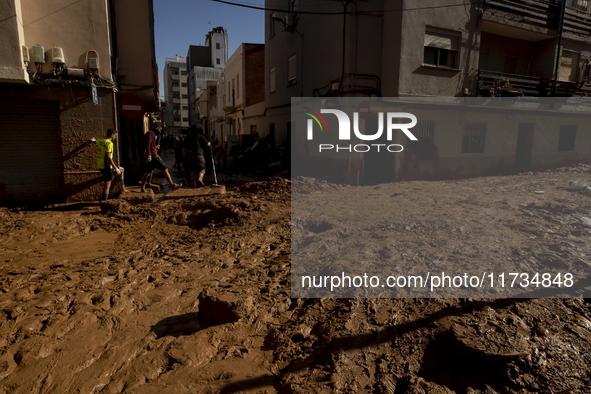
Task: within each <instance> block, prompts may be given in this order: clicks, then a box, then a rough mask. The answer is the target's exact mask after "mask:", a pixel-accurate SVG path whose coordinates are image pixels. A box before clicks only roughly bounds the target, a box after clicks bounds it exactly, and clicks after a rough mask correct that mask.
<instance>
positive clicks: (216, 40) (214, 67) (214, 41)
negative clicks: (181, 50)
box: [187, 27, 228, 126]
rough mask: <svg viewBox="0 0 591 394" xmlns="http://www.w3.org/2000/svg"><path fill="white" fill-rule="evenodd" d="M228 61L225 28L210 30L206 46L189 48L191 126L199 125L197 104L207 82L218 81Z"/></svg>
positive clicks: (206, 38)
mask: <svg viewBox="0 0 591 394" xmlns="http://www.w3.org/2000/svg"><path fill="white" fill-rule="evenodd" d="M227 61H228V32H227V31H226V30H225V29H224V28H223V27H216V28H214V29H212V30H210V31H209V32H208V33H207V35H206V37H205V45H204V46H197V45H191V46H189V50H188V52H187V69H188V77H189V124H190V125H191V126H192V125H197V124H199V123H201V124H202V123H203V122H199V115H198V109H197V107H196V104H195V102H196V101H197V99H198V98H199V96H200V94H201V90H202V89H204V87H205V85H206V83H207V81H217V80H219V79H220V77H221V75H222V71H223V70H224V68H225V67H226V62H227Z"/></svg>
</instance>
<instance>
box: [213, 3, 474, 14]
mask: <svg viewBox="0 0 591 394" xmlns="http://www.w3.org/2000/svg"><path fill="white" fill-rule="evenodd" d="M211 1H213V2H216V3H223V4H228V5H233V6H236V7H244V8H250V9H255V10H261V11H275V12H285V13H294V14H308V15H343V12H317V11H299V10H298V11H295V12H294V11H290V10H282V9H278V8H267V7H257V6H253V5H247V4H241V3H234V2H231V1H226V0H211ZM482 2H483V0H478V1H470V2H469V3H482ZM466 4H468V3H465V2H464V3H457V4H447V5H437V6H430V7H415V8H397V9H392V10H376V11H365V12H360V13H359V15H372V14H376V13H378V14H382V13H387V12H404V11H420V10H432V9H441V8H450V7H461V6H465V5H466ZM347 13H348V14H352V13H350V12H347Z"/></svg>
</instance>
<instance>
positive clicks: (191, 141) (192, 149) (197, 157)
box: [183, 127, 211, 188]
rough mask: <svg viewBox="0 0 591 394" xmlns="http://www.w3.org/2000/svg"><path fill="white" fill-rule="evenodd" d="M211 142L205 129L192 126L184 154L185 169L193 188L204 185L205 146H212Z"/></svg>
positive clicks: (186, 140)
mask: <svg viewBox="0 0 591 394" xmlns="http://www.w3.org/2000/svg"><path fill="white" fill-rule="evenodd" d="M210 145H211V143H210V142H209V141H208V140H207V137H206V136H205V134H204V133H203V129H201V128H199V129H198V128H196V127H192V128H191V131H190V132H189V134H188V135H187V138H185V145H184V148H183V154H184V156H185V170H186V171H187V178H188V179H189V185H190V187H192V188H199V187H204V186H205V184H204V183H203V177H204V176H205V167H206V166H205V155H204V151H203V149H204V148H207V147H208V146H210Z"/></svg>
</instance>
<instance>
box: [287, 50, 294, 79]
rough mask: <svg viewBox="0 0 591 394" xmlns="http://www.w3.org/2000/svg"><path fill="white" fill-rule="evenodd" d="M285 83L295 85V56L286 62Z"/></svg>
mask: <svg viewBox="0 0 591 394" xmlns="http://www.w3.org/2000/svg"><path fill="white" fill-rule="evenodd" d="M287 83H288V84H289V85H293V84H294V83H296V55H293V56H291V57H290V58H289V59H288V61H287Z"/></svg>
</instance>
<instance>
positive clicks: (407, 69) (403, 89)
mask: <svg viewBox="0 0 591 394" xmlns="http://www.w3.org/2000/svg"><path fill="white" fill-rule="evenodd" d="M265 7H266V8H267V9H269V10H285V11H283V12H281V11H266V17H265V20H266V27H265V45H266V55H265V56H266V58H265V79H266V92H265V114H266V119H267V124H266V127H265V131H264V133H262V134H263V135H264V134H265V133H273V134H274V135H275V137H276V138H275V140H276V144H277V145H279V146H284V147H287V148H290V147H291V145H292V143H293V141H294V133H295V132H296V130H299V129H298V127H300V128H301V126H302V125H298V124H294V122H292V119H291V114H290V101H291V98H292V97H344V96H361V97H402V98H403V97H409V98H412V97H477V96H486V97H499V96H501V97H507V96H509V97H520V96H537V97H548V96H561V97H571V96H587V95H588V93H589V79H590V78H589V68H590V67H589V59H590V55H591V40H590V39H589V37H590V34H589V29H590V28H591V13H590V10H591V8H590V5H589V2H587V1H577V0H564V1H562V0H557V1H517V0H487V1H485V2H476V1H473V2H465V3H461V4H459V3H457V2H454V1H452V0H437V1H430V2H427V3H421V4H416V3H415V2H409V1H404V2H399V3H396V4H393V3H392V2H387V1H379V0H378V1H371V2H364V1H354V2H333V3H322V4H319V3H317V2H314V1H312V0H299V1H289V2H286V1H282V0H267V1H266V2H265ZM301 11H305V12H301ZM300 131H301V130H300ZM586 131H587V130H582V129H581V127H579V128H578V129H577V131H576V138H575V141H576V143H577V144H579V143H582V144H586V143H587V142H588V141H587V140H586V139H585V138H584V137H583V134H584V133H585V132H586ZM462 132H464V131H462ZM449 133H450V131H449V130H438V127H437V123H435V125H434V128H433V129H432V130H430V132H429V133H428V134H429V135H430V137H429V138H430V140H431V141H434V142H433V143H435V144H437V143H442V142H441V141H444V140H446V138H447V137H448V134H449ZM561 134H564V133H562V131H561V129H560V127H558V126H557V127H555V128H554V129H550V128H544V129H542V128H539V129H538V130H536V129H534V130H533V131H532V136H531V138H533V141H534V143H533V145H532V147H533V148H532V149H533V150H532V152H531V155H532V158H533V159H532V161H531V168H546V167H547V166H546V164H550V163H553V164H552V165H558V163H561V164H563V165H564V164H568V163H569V160H571V162H576V161H589V160H591V158H590V157H589V155H588V154H576V155H571V156H570V158H569V157H565V155H564V153H563V151H559V150H558V142H557V144H556V146H555V147H554V149H555V152H554V154H555V155H556V157H560V160H554V159H552V158H550V157H549V154H548V146H547V145H544V146H545V148H544V149H542V148H540V150H539V151H538V150H536V149H537V148H536V147H537V146H540V147H541V146H542V145H543V144H537V143H536V142H535V141H538V142H541V141H550V140H552V141H559V139H560V135H561ZM520 135H522V136H523V135H524V134H523V133H522V134H520V131H519V130H518V128H517V126H515V127H514V130H512V131H511V132H510V133H509V134H507V133H495V132H493V131H492V130H489V131H487V134H486V136H487V137H486V141H485V142H484V143H485V146H486V147H487V148H486V149H485V150H484V152H482V153H484V154H485V155H490V156H495V155H496V154H497V153H498V154H499V155H501V152H494V151H491V149H492V150H494V149H500V147H501V146H505V145H504V144H499V143H496V142H495V141H494V139H495V138H502V139H504V140H506V139H509V140H510V143H509V144H508V145H507V146H505V147H506V148H507V147H508V149H517V146H518V144H519V141H520V139H519V138H521V137H520ZM440 138H441V139H440ZM528 138H529V137H528ZM495 147H496V148H495ZM587 148H591V147H587ZM587 148H585V147H582V148H581V147H579V146H578V145H576V147H575V148H574V150H573V151H575V152H579V153H581V152H584V151H587V150H588V149H587ZM452 151H453V150H442V151H441V152H452ZM485 152H486V153H485ZM443 154H447V153H443ZM449 154H451V153H449ZM454 154H455V153H454ZM468 156H469V155H467V154H465V153H460V154H459V157H458V158H457V160H459V161H461V160H467V159H468ZM476 156H477V158H478V155H476ZM542 156H543V159H540V160H538V158H541V157H542ZM481 157H484V155H482V154H481ZM512 157H513V160H517V158H516V157H515V155H514V154H512ZM536 157H537V158H536ZM439 158H440V159H441V158H442V157H441V153H440V156H439ZM412 159H413V158H412V157H411V153H410V152H408V154H407V153H403V154H400V155H399V159H398V160H399V161H400V162H399V164H398V167H397V168H399V169H400V168H404V167H405V164H404V162H405V160H406V161H408V160H412ZM363 160H364V159H363V155H360V159H359V163H358V165H359V169H361V170H360V171H361V174H360V179H361V180H363V178H364V176H366V175H367V174H365V173H364V172H363V163H362V162H363ZM454 160H455V159H454ZM504 160H505V161H504V166H500V167H498V168H497V169H495V170H493V171H492V172H495V171H497V173H499V172H503V171H504V170H502V169H501V167H503V168H513V165H512V164H511V163H510V162H507V158H505V159H504ZM509 161H510V160H509ZM484 162H485V161H483V163H484ZM545 163H546V164H545ZM407 167H408V166H407ZM388 172H389V173H392V174H399V171H398V170H396V171H392V169H388ZM482 173H490V171H489V172H487V169H486V168H481V167H478V168H476V167H475V169H474V171H473V174H472V175H478V174H482ZM452 174H453V172H452ZM470 174H471V173H470V171H468V172H466V171H461V172H458V173H456V175H457V176H470ZM448 175H449V174H448ZM416 176H417V177H421V175H416ZM348 181H350V179H348Z"/></svg>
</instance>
